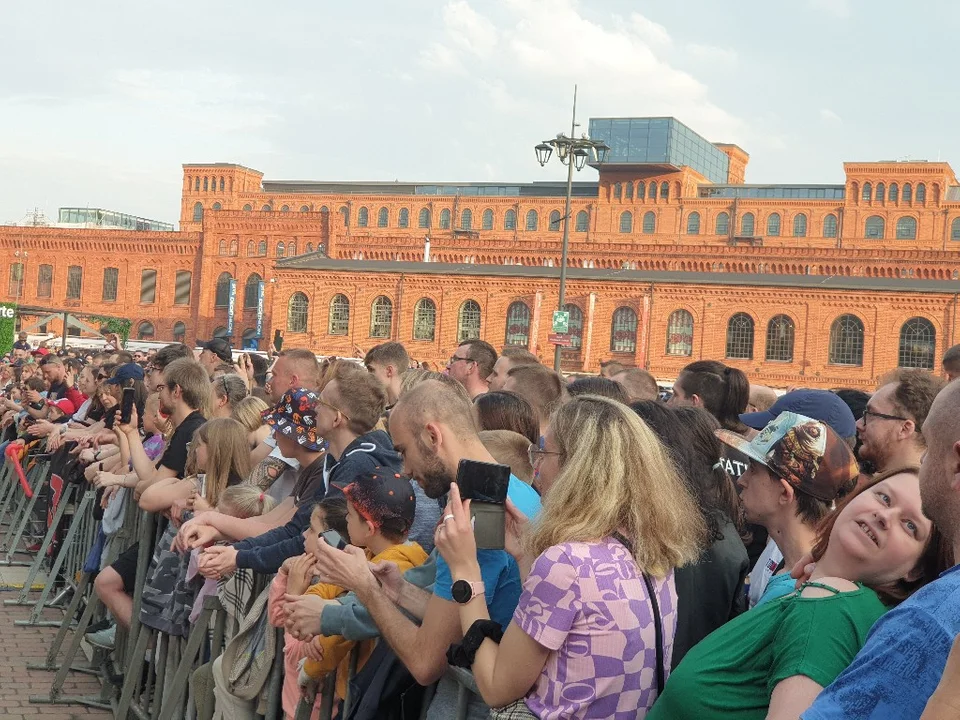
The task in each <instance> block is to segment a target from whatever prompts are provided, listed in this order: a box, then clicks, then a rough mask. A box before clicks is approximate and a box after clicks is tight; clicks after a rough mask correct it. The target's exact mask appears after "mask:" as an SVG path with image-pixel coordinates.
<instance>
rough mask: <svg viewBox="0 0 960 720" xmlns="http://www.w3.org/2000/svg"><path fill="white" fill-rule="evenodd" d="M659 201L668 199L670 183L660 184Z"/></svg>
mask: <svg viewBox="0 0 960 720" xmlns="http://www.w3.org/2000/svg"><path fill="white" fill-rule="evenodd" d="M660 199H661V200H669V199H670V183H668V182H666V181H664V182H662V183H660Z"/></svg>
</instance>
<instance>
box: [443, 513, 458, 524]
mask: <svg viewBox="0 0 960 720" xmlns="http://www.w3.org/2000/svg"><path fill="white" fill-rule="evenodd" d="M447 520H456V516H455V515H453V514H452V513H447V514H446V515H444V516H443V522H444V523H446V522H447Z"/></svg>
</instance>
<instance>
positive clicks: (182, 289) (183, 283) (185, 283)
mask: <svg viewBox="0 0 960 720" xmlns="http://www.w3.org/2000/svg"><path fill="white" fill-rule="evenodd" d="M192 278H193V276H192V274H191V273H190V272H188V271H186V270H179V271H177V287H176V294H175V296H174V298H173V304H174V305H189V304H190V289H191V288H190V284H191V280H192Z"/></svg>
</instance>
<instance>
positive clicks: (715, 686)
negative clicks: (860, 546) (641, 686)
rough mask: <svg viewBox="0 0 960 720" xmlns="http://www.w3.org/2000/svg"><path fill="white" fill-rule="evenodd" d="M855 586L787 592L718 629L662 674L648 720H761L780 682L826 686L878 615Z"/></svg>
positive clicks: (879, 609)
mask: <svg viewBox="0 0 960 720" xmlns="http://www.w3.org/2000/svg"><path fill="white" fill-rule="evenodd" d="M858 586H859V589H858V590H851V591H849V592H843V593H839V594H836V595H828V596H825V597H800V596H799V595H797V594H794V595H788V596H787V597H784V598H780V599H778V600H774V601H772V602H769V603H765V604H764V605H760V606H757V607H755V608H754V609H753V610H751V611H750V612H748V613H745V614H743V615H740V616H739V617H737V618H735V619H733V620H731V621H730V622H728V623H727V624H726V625H724V626H723V627H720V628H718V629H717V630H715V631H714V632H712V633H711V634H710V635H708V636H707V637H706V638H704V639H703V640H701V641H700V642H699V643H698V644H697V645H696V646H695V647H694V648H693V649H692V650H690V652H689V653H687V655H686V657H684V659H683V661H682V662H681V663H680V665H679V666H678V667H677V669H676V670H674V671H673V672H672V673H671V674H670V679H669V680H668V682H667V685H666V687H665V688H664V691H663V695H662V696H661V697H660V698H659V699H658V700H657V702H656V703H655V704H654V706H653V710H652V711H651V712H650V713H649V714H648V715H647V718H648V720H682V719H683V718H697V720H702V718H737V720H743V719H749V718H760V719H761V720H762V719H763V718H765V717H766V715H767V710H768V707H769V705H770V696H771V695H772V694H773V689H774V688H775V687H776V685H777V683H779V682H780V681H781V680H785V679H787V678H789V677H793V676H794V675H804V676H806V677H808V678H810V679H811V680H813V681H814V682H816V683H817V684H819V685H822V686H824V687H826V686H827V685H829V684H830V683H831V682H833V680H834V679H835V678H836V677H837V675H839V674H840V672H841V671H842V670H844V669H845V668H846V667H847V665H849V664H850V662H851V661H852V660H853V657H854V656H855V655H856V654H857V653H858V652H859V651H860V648H862V647H863V644H864V642H865V641H866V638H867V633H868V632H869V631H870V628H871V627H872V626H873V624H874V623H875V622H876V621H877V619H878V618H879V617H880V616H881V615H883V613H884V612H885V611H886V607H884V605H883V604H882V603H881V602H880V599H879V598H878V597H877V594H876V593H875V592H873V591H872V590H870V589H869V588H865V587H863V586H862V585H859V583H858Z"/></svg>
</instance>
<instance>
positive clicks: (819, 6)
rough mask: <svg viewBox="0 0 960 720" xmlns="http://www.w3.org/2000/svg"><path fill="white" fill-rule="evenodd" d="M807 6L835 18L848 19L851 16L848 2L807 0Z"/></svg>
mask: <svg viewBox="0 0 960 720" xmlns="http://www.w3.org/2000/svg"><path fill="white" fill-rule="evenodd" d="M807 5H809V6H810V7H811V8H812V9H814V10H817V11H818V12H822V13H825V14H827V15H833V16H834V17H837V18H848V17H850V16H851V15H852V14H853V8H852V7H850V0H807Z"/></svg>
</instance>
